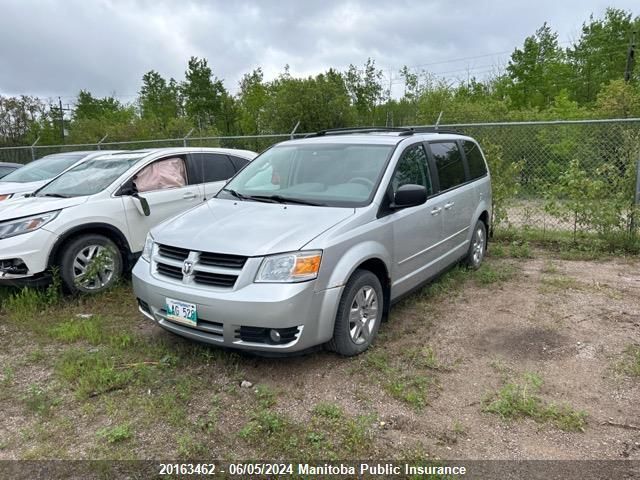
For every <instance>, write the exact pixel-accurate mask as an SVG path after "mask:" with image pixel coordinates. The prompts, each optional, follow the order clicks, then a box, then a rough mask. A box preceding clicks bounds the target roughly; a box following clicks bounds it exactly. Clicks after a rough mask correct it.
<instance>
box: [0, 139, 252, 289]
mask: <svg viewBox="0 0 640 480" xmlns="http://www.w3.org/2000/svg"><path fill="white" fill-rule="evenodd" d="M256 155H257V154H256V153H254V152H251V151H247V150H233V149H223V148H164V149H153V150H137V151H131V152H123V153H119V154H112V155H101V156H97V157H94V158H90V159H88V160H85V161H83V162H82V163H80V164H78V165H76V166H74V167H73V168H71V169H69V170H67V171H66V172H64V173H63V174H62V175H60V176H58V177H56V178H55V179H53V180H52V181H51V182H49V183H48V184H46V185H45V186H43V187H42V188H40V189H39V190H38V191H36V192H35V193H34V194H33V195H32V196H30V197H28V198H23V199H18V200H14V201H11V202H8V203H7V204H6V205H4V208H2V209H0V284H1V283H4V284H19V285H24V284H34V283H43V282H46V281H48V276H49V275H48V272H49V271H50V270H51V268H52V267H56V268H57V269H58V270H59V274H60V276H61V278H62V281H63V285H64V286H65V287H66V289H67V290H68V291H70V292H97V291H101V290H103V289H105V288H107V287H108V286H110V285H111V284H112V283H113V282H115V281H116V280H117V279H118V278H119V277H120V275H121V274H122V272H123V271H124V270H126V269H128V268H130V267H131V266H133V263H134V260H135V259H136V258H137V256H138V255H139V253H140V252H141V251H142V248H143V246H144V242H145V237H146V235H147V232H148V231H149V229H150V228H151V227H153V226H155V225H157V224H159V223H160V222H162V221H164V220H166V219H168V218H170V217H173V216H175V215H177V214H179V213H182V212H184V211H186V210H188V209H190V208H192V207H195V206H197V205H200V204H201V203H202V202H203V201H205V200H206V199H209V198H210V197H212V196H213V195H214V194H216V193H217V192H218V191H219V190H220V188H222V187H223V186H224V184H225V183H226V181H227V180H228V179H229V178H230V177H232V176H233V175H235V173H236V172H237V171H238V170H240V169H241V168H243V167H244V166H245V165H246V164H248V163H249V162H250V161H251V160H252V159H253V158H254V157H255V156H256Z"/></svg>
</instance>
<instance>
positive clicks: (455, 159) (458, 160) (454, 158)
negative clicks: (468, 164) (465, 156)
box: [429, 142, 466, 191]
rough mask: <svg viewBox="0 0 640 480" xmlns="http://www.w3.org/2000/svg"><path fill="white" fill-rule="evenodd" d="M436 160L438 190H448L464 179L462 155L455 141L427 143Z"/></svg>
mask: <svg viewBox="0 0 640 480" xmlns="http://www.w3.org/2000/svg"><path fill="white" fill-rule="evenodd" d="M429 146H430V147H431V152H432V153H433V157H434V159H435V161H436V168H437V170H438V178H439V179H440V190H441V191H442V190H449V189H450V188H453V187H455V186H457V185H460V184H461V183H464V182H465V181H466V179H465V173H464V163H462V155H460V150H459V149H458V144H457V143H455V142H437V143H431V144H429Z"/></svg>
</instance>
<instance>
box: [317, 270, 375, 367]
mask: <svg viewBox="0 0 640 480" xmlns="http://www.w3.org/2000/svg"><path fill="white" fill-rule="evenodd" d="M383 302H384V298H383V295H382V285H381V284H380V280H378V277H377V276H375V275H374V274H373V273H371V272H369V271H368V270H356V272H355V273H354V274H353V275H352V277H351V278H350V279H349V281H348V282H347V285H346V286H345V289H344V292H343V293H342V298H341V299H340V304H339V305H338V313H337V315H336V322H335V326H334V330H333V338H332V339H331V341H330V342H329V344H328V346H329V348H330V349H331V350H333V351H334V352H337V353H339V354H340V355H344V356H347V357H351V356H354V355H358V354H360V353H362V352H364V351H365V350H366V349H367V348H369V346H370V345H371V342H373V339H374V338H375V336H376V334H377V333H378V328H379V327H380V321H381V319H382V314H383V311H384V304H383Z"/></svg>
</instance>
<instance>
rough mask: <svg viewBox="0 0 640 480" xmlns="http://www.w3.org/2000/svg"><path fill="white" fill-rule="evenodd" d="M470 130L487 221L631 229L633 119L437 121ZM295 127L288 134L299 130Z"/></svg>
mask: <svg viewBox="0 0 640 480" xmlns="http://www.w3.org/2000/svg"><path fill="white" fill-rule="evenodd" d="M439 128H441V129H455V130H457V131H458V132H460V133H463V134H466V135H469V136H472V137H474V138H475V139H477V140H478V141H479V143H480V144H481V145H482V147H483V149H484V151H485V154H486V156H487V159H488V161H489V164H490V167H491V173H492V177H493V182H492V185H493V194H494V202H495V205H494V226H495V227H497V228H518V229H535V230H540V231H542V232H550V233H552V232H557V231H567V232H571V234H572V235H573V236H574V238H575V236H576V235H580V234H584V233H587V234H592V233H595V234H597V235H600V236H602V237H616V236H617V237H619V236H621V235H627V236H628V235H629V234H634V232H635V231H636V230H637V225H638V223H640V215H639V212H638V206H637V205H638V203H640V180H639V177H638V164H639V162H638V161H639V159H640V119H615V120H582V121H553V122H515V123H485V124H455V125H441V126H440V127H439ZM302 136H304V134H302V133H300V134H295V135H293V137H302ZM291 137H292V135H290V134H277V135H251V136H227V137H190V136H189V135H187V136H186V137H184V138H173V139H160V140H141V141H128V142H102V143H95V144H80V145H55V146H41V145H34V146H27V147H16V148H0V161H6V162H18V163H27V162H29V161H31V160H32V159H35V158H40V157H42V156H45V155H49V154H52V153H59V152H63V151H73V150H98V149H101V150H135V149H141V148H152V147H153V148H161V147H181V146H201V147H225V148H240V149H248V150H254V151H257V152H260V151H262V150H264V149H265V148H268V147H269V146H271V145H273V144H274V143H277V142H280V141H283V140H287V139H289V138H291Z"/></svg>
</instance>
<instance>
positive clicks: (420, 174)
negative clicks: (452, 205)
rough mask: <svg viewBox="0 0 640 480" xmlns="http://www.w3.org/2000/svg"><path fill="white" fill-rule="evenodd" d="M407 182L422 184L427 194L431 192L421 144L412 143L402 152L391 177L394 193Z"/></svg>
mask: <svg viewBox="0 0 640 480" xmlns="http://www.w3.org/2000/svg"><path fill="white" fill-rule="evenodd" d="M407 184H414V185H422V186H423V187H425V188H426V189H427V196H429V195H431V194H432V193H433V188H432V187H431V176H430V175H429V166H428V164H427V153H426V152H425V151H424V147H423V146H422V144H418V145H413V146H411V147H409V148H407V149H406V150H405V151H404V152H403V153H402V157H401V158H400V160H399V161H398V165H397V167H396V171H395V173H394V174H393V178H392V179H391V187H392V188H393V193H394V195H395V193H396V192H397V191H398V188H400V187H401V186H402V185H407Z"/></svg>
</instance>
